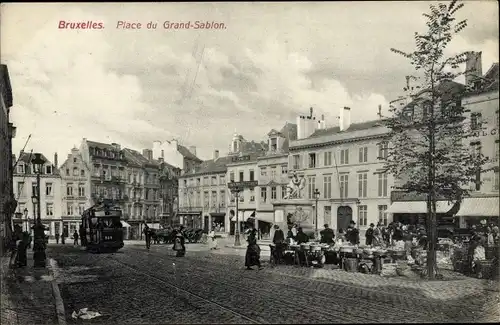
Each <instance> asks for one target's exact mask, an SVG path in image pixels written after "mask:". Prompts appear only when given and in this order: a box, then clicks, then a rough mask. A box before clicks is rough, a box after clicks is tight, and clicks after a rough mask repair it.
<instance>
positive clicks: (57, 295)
mask: <svg viewBox="0 0 500 325" xmlns="http://www.w3.org/2000/svg"><path fill="white" fill-rule="evenodd" d="M55 268H57V262H56V261H55V260H54V259H52V258H50V259H49V267H48V269H49V272H50V275H51V276H52V294H53V295H54V299H55V307H56V314H57V322H58V324H59V325H66V311H65V310H64V301H63V299H62V296H61V291H59V285H58V284H57V279H56V275H55V271H54V270H55Z"/></svg>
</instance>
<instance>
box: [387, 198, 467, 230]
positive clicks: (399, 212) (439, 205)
mask: <svg viewBox="0 0 500 325" xmlns="http://www.w3.org/2000/svg"><path fill="white" fill-rule="evenodd" d="M457 209H458V205H457V204H456V203H454V202H448V201H437V202H436V220H437V223H438V225H449V226H452V227H454V226H458V224H455V221H454V220H455V219H454V218H453V215H454V214H455V213H456V211H457ZM386 212H387V213H390V214H392V220H393V221H394V222H400V223H401V224H403V225H424V226H426V227H427V217H426V216H427V202H426V201H398V202H393V203H392V204H391V205H390V206H389V208H388V209H387V210H386Z"/></svg>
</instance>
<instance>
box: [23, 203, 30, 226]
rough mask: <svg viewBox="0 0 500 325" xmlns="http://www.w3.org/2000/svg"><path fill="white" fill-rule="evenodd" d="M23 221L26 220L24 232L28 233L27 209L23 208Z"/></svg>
mask: <svg viewBox="0 0 500 325" xmlns="http://www.w3.org/2000/svg"><path fill="white" fill-rule="evenodd" d="M23 213H24V219H25V220H26V231H29V222H28V209H27V208H24V210H23Z"/></svg>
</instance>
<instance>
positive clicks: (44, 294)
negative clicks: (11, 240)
mask: <svg viewBox="0 0 500 325" xmlns="http://www.w3.org/2000/svg"><path fill="white" fill-rule="evenodd" d="M9 259H10V258H9V257H2V263H1V265H2V288H1V298H2V300H1V302H2V304H1V322H0V323H1V324H2V325H4V324H5V325H7V324H9V325H25V324H37V325H38V324H57V323H58V321H57V314H56V309H55V303H54V296H53V292H52V277H51V276H50V273H49V270H48V269H47V268H45V269H35V268H34V267H33V253H32V251H28V265H27V266H26V267H25V268H22V269H15V270H9V267H8V265H9Z"/></svg>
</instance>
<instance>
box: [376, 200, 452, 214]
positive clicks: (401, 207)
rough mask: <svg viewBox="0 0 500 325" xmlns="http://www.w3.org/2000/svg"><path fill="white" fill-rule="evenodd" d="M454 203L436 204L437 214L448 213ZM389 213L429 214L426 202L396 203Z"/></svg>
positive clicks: (441, 202)
mask: <svg viewBox="0 0 500 325" xmlns="http://www.w3.org/2000/svg"><path fill="white" fill-rule="evenodd" d="M453 205H454V204H453V203H450V202H448V201H438V202H436V213H447V212H449V211H450V210H451V208H453ZM385 212H388V213H427V202H425V201H406V202H394V203H392V204H391V206H390V207H389V208H388V209H387V210H386V211H385Z"/></svg>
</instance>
